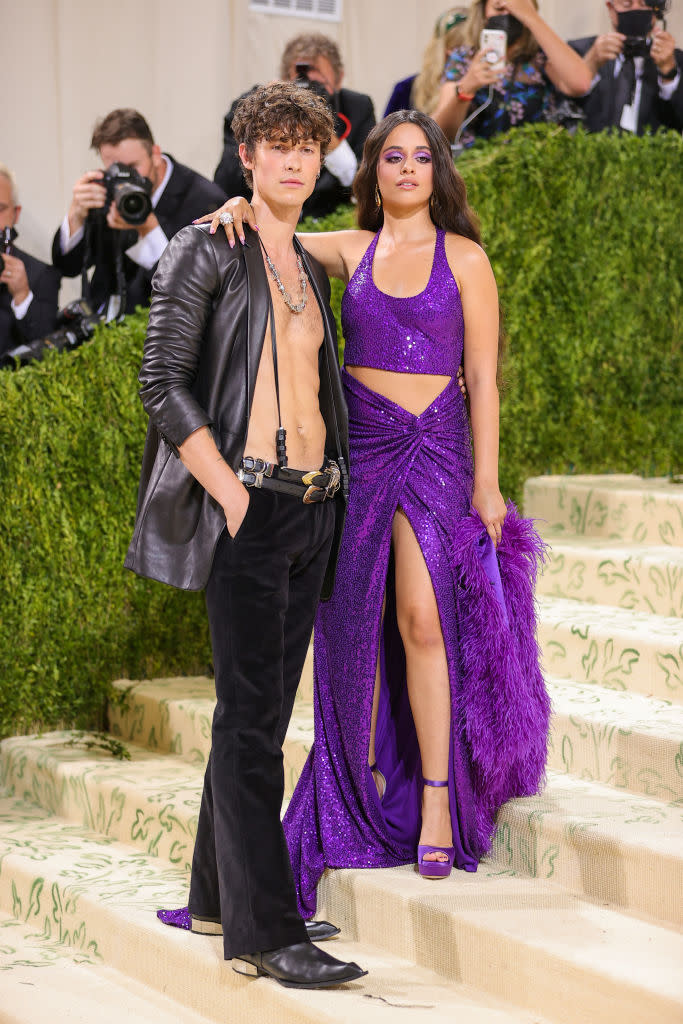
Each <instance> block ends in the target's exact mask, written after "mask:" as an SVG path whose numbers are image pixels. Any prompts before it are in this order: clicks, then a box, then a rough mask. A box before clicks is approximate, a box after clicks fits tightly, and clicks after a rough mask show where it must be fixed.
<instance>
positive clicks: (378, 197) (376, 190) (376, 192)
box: [375, 185, 382, 209]
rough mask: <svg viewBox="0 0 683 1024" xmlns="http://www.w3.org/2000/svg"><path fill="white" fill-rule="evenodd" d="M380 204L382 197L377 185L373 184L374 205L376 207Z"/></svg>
mask: <svg viewBox="0 0 683 1024" xmlns="http://www.w3.org/2000/svg"><path fill="white" fill-rule="evenodd" d="M381 205H382V197H381V195H380V194H379V185H375V206H376V207H377V209H379V208H380V206H381Z"/></svg>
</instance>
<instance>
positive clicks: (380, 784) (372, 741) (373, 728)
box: [368, 596, 387, 800]
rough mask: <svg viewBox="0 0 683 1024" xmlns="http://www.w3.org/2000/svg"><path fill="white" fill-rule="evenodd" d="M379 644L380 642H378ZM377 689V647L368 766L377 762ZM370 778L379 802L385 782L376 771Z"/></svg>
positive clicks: (378, 663)
mask: <svg viewBox="0 0 683 1024" xmlns="http://www.w3.org/2000/svg"><path fill="white" fill-rule="evenodd" d="M386 602H387V599H386V596H385V597H384V599H383V600H382V614H381V618H380V637H381V633H382V627H383V623H384V609H385V607H386ZM380 642H381V640H380ZM379 687H380V649H379V645H378V647H377V667H376V668H375V689H374V691H373V694H372V716H371V718H370V747H369V749H368V764H369V765H373V764H374V763H375V761H376V760H377V754H376V753H375V733H376V732H377V712H378V710H379ZM372 777H373V778H374V780H375V785H376V786H377V793H378V794H379V798H380V800H381V799H382V797H383V796H384V788H385V785H386V783H385V780H384V777H383V776H382V775H381V773H380V772H379V771H378V769H375V770H374V771H373V773H372Z"/></svg>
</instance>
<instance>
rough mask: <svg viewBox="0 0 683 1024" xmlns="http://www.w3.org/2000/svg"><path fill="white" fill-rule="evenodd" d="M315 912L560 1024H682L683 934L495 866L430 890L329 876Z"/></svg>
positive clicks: (361, 874) (380, 878) (386, 879)
mask: <svg viewBox="0 0 683 1024" xmlns="http://www.w3.org/2000/svg"><path fill="white" fill-rule="evenodd" d="M319 892H320V903H319V908H318V912H319V914H320V915H322V916H325V917H326V918H330V919H333V920H335V921H338V922H339V923H341V924H342V926H343V928H344V931H345V933H346V934H348V935H349V936H353V937H354V938H356V937H357V938H358V939H359V940H361V941H362V940H363V939H366V938H368V937H369V936H373V941H376V942H380V943H381V944H382V946H383V947H385V948H387V949H391V950H392V951H393V952H395V953H396V955H397V956H407V955H410V956H411V957H412V958H414V959H415V960H417V962H418V963H427V964H429V965H430V966H433V967H434V968H435V969H436V970H438V971H439V973H440V974H442V975H443V976H444V977H448V978H454V979H455V978H457V979H459V980H460V979H462V980H463V981H465V982H467V981H469V980H470V979H473V978H476V979H477V984H482V982H483V985H484V987H485V988H486V990H487V991H490V992H495V993H496V994H497V995H498V996H500V997H501V998H503V999H507V1000H509V1001H511V1002H512V1001H515V1002H517V1003H519V1005H522V1006H526V1007H528V1008H530V1009H536V1010H537V1011H538V1012H541V1013H545V1014H546V1015H547V1016H549V1017H552V1019H553V1020H554V1021H556V1022H557V1024H583V1022H590V1024H615V1022H619V1024H644V1022H645V1021H648V1022H649V1021H657V1024H665V1022H666V1024H673V1022H674V1021H675V1022H680V1019H681V1014H682V1012H683V981H682V976H681V971H680V964H681V962H683V961H682V960H681V958H682V957H683V938H682V937H681V935H680V934H679V933H677V932H676V931H674V930H673V929H668V928H665V927H662V926H661V925H657V924H653V923H650V922H646V921H641V920H638V919H636V918H632V917H629V916H627V915H625V914H622V913H617V912H616V911H614V910H612V909H610V908H609V907H604V906H601V905H599V904H597V903H594V902H590V901H588V900H586V899H583V898H581V897H578V896H574V895H571V894H569V893H567V892H566V890H563V889H562V888H560V887H559V886H557V885H554V884H553V883H552V882H548V881H545V880H543V879H537V878H536V879H529V878H524V877H517V876H514V875H512V874H510V873H509V872H507V871H505V870H501V869H500V868H496V866H495V865H482V866H481V867H480V869H479V871H477V872H476V874H468V873H465V872H457V873H455V874H453V875H451V877H450V878H449V879H447V880H445V881H444V880H441V881H436V882H428V881H426V880H425V879H423V878H420V877H419V875H418V874H417V872H416V871H415V869H414V868H412V867H405V868H396V869H391V870H384V871H379V870H375V871H370V870H368V871H328V872H327V873H326V874H325V877H324V878H323V880H322V882H321V885H320V889H319Z"/></svg>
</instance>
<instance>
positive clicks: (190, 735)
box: [109, 676, 313, 788]
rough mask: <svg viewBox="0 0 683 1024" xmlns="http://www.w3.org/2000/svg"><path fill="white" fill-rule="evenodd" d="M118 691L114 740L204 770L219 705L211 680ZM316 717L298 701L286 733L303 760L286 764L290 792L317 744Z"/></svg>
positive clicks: (144, 684)
mask: <svg viewBox="0 0 683 1024" xmlns="http://www.w3.org/2000/svg"><path fill="white" fill-rule="evenodd" d="M114 687H115V689H117V690H118V691H119V693H120V694H121V695H122V700H121V701H120V702H114V703H113V704H110V707H109V725H110V730H111V734H112V735H113V736H114V737H116V738H117V739H120V740H121V741H123V742H124V743H126V742H134V743H136V744H139V745H140V746H143V747H145V748H146V749H148V750H150V751H152V752H158V753H173V754H177V755H178V756H180V757H182V758H183V759H184V760H187V761H189V762H191V763H192V764H195V765H198V766H200V767H201V766H203V765H204V764H205V763H206V759H207V758H208V756H209V750H210V749H211V719H212V716H213V709H214V706H215V703H216V701H215V696H214V684H213V679H209V678H207V677H204V676H201V677H196V678H188V677H178V678H175V679H145V680H143V681H141V682H139V683H131V682H130V681H129V680H126V679H120V680H118V681H117V682H116V683H114ZM312 716H313V712H312V707H311V705H310V703H308V702H306V701H304V700H297V702H296V704H295V714H294V716H293V718H292V721H291V724H290V728H289V733H288V738H289V739H290V740H296V741H297V750H298V751H299V755H297V754H296V753H294V752H293V753H292V757H291V758H290V760H289V762H288V765H287V771H288V781H289V783H290V784H291V786H292V788H293V787H294V785H296V780H297V779H298V777H299V772H300V771H301V769H302V768H303V765H304V761H305V759H306V754H307V753H308V751H309V750H310V748H311V745H312V744H313V717H312Z"/></svg>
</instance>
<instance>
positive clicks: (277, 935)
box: [189, 489, 335, 959]
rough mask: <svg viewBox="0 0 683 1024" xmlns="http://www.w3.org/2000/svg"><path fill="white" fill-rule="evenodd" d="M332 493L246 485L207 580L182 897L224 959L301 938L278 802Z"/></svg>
mask: <svg viewBox="0 0 683 1024" xmlns="http://www.w3.org/2000/svg"><path fill="white" fill-rule="evenodd" d="M334 505H335V503H334V502H333V501H327V502H324V503H322V504H318V505H304V504H303V503H302V502H301V501H300V500H298V499H297V498H295V497H292V496H290V495H283V494H276V493H274V492H273V491H265V490H257V489H252V490H251V491H250V501H249V508H248V509H247V514H246V516H245V519H244V522H243V523H242V525H241V527H240V528H239V530H238V532H237V535H236V537H235V538H234V539H233V538H231V537H230V534H229V533H228V532H227V530H225V531H224V532H223V534H222V535H221V537H220V539H219V542H218V546H217V548H216V554H215V558H214V562H213V568H212V571H211V576H210V578H209V582H208V584H207V587H206V606H207V610H208V614H209V627H210V631H211V644H212V647H213V660H214V670H215V675H216V699H217V703H216V710H215V712H214V717H213V725H212V733H211V753H210V755H209V762H208V764H207V767H206V775H205V778H204V791H203V794H202V802H201V808H200V812H199V822H198V826H197V838H196V841H195V848H194V855H193V859H192V876H191V881H190V900H189V907H190V911H191V912H192V913H193V914H196V915H197V916H200V917H216V918H217V917H220V919H221V922H222V925H223V943H224V952H225V957H226V959H230V958H231V957H233V956H239V955H240V954H241V953H257V952H262V951H264V950H269V949H277V948H279V947H280V946H289V945H292V944H293V943H295V942H305V941H306V940H307V934H306V928H305V925H304V922H303V920H302V919H301V917H300V915H299V913H298V911H297V905H296V891H295V887H294V878H293V875H292V867H291V864H290V860H289V853H288V850H287V843H286V841H285V836H284V832H283V830H282V824H281V821H280V812H281V808H282V800H283V796H284V766H283V757H282V744H283V743H284V739H285V734H286V732H287V726H288V725H289V720H290V717H291V714H292V707H293V704H294V698H295V696H296V690H297V686H298V685H299V679H300V677H301V672H302V669H303V665H304V660H305V658H306V652H307V650H308V645H309V642H310V637H311V631H312V628H313V620H314V618H315V612H316V608H317V605H318V600H319V597H320V589H321V587H322V583H323V578H324V575H325V569H326V567H327V561H328V557H329V553H330V547H331V544H332V533H333V528H334V515H335V512H334Z"/></svg>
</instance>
